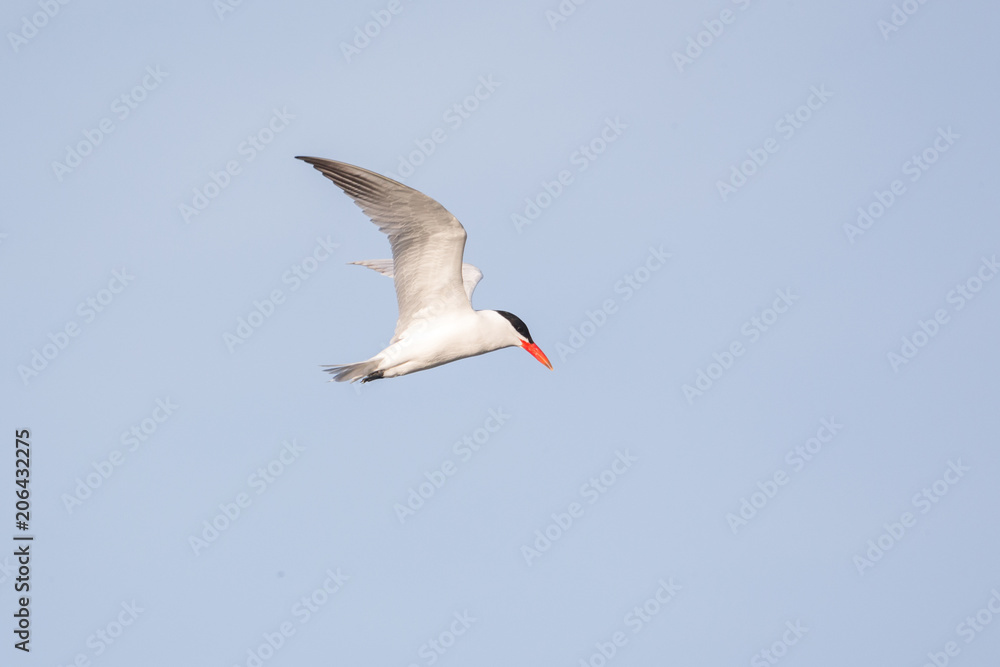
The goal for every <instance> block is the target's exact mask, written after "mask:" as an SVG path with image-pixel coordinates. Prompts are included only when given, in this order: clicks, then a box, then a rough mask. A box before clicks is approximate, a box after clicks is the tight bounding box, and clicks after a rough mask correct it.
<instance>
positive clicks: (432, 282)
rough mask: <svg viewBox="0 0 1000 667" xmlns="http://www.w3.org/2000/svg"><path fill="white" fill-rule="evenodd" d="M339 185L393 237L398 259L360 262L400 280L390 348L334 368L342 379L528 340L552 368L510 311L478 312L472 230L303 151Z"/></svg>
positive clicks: (382, 181) (411, 368)
mask: <svg viewBox="0 0 1000 667" xmlns="http://www.w3.org/2000/svg"><path fill="white" fill-rule="evenodd" d="M299 159H300V160H304V161H306V162H308V163H309V164H311V165H313V166H314V167H315V168H316V169H317V170H319V171H320V172H321V173H322V174H323V175H324V176H326V177H327V178H329V179H330V180H332V181H333V182H334V183H336V184H337V186H338V187H340V188H341V189H342V190H343V191H344V192H345V193H346V194H348V195H349V196H350V197H351V198H352V199H354V202H355V203H356V204H357V205H358V206H359V207H361V209H362V210H363V211H364V212H365V213H366V214H367V215H368V217H369V218H371V219H372V222H374V223H375V224H376V225H378V227H379V229H381V231H382V232H384V233H385V234H387V235H388V236H389V243H390V245H391V246H392V256H393V259H391V260H387V259H378V260H365V261H361V262H355V264H360V265H362V266H367V267H369V268H371V269H374V270H375V271H378V272H379V273H382V274H383V275H386V276H389V277H391V278H392V279H393V281H394V282H395V285H396V299H397V301H398V304H399V320H398V321H397V323H396V332H395V335H394V336H393V338H392V340H391V341H390V342H389V346H388V347H386V348H385V349H384V350H382V351H381V352H379V353H378V354H376V355H375V356H374V357H372V358H371V359H368V360H366V361H362V362H359V363H355V364H344V365H335V366H328V367H326V370H327V371H328V372H329V373H331V374H332V375H333V379H334V380H337V381H338V382H343V381H347V380H350V381H351V382H353V381H355V380H361V381H362V382H369V381H371V380H378V379H381V378H389V377H396V376H399V375H406V374H408V373H415V372H416V371H421V370H425V369H427V368H433V367H435V366H440V365H441V364H446V363H449V362H451V361H456V360H458V359H464V358H465V357H473V356H476V355H479V354H484V353H486V352H492V351H493V350H498V349H500V348H504V347H512V346H521V347H523V348H524V349H525V350H527V351H528V352H530V353H531V354H532V356H534V357H535V358H536V359H538V360H539V361H540V362H542V363H543V364H545V365H546V366H548V367H549V368H552V364H550V363H549V360H548V359H547V358H546V357H545V354H544V353H542V351H541V350H540V349H539V348H538V346H537V345H535V343H534V341H532V339H531V334H530V333H528V328H527V327H526V326H525V325H524V322H522V321H521V320H520V319H519V318H518V317H517V316H515V315H512V314H510V313H508V312H506V311H496V310H473V309H472V292H473V290H474V289H475V287H476V284H478V282H479V280H480V279H481V278H482V276H483V274H482V272H481V271H479V269H477V268H476V267H474V266H472V265H471V264H465V263H463V262H462V256H463V254H464V252H465V239H466V233H465V228H464V227H462V224H461V223H460V222H459V221H458V220H457V219H456V218H455V216H453V215H451V213H449V212H448V211H447V210H445V208H444V207H443V206H441V205H440V204H438V203H437V202H436V201H434V200H433V199H431V198H430V197H427V196H426V195H424V194H422V193H420V192H418V191H416V190H414V189H413V188H410V187H408V186H405V185H403V184H402V183H398V182H396V181H394V180H392V179H389V178H386V177H384V176H380V175H379V174H376V173H374V172H371V171H368V170H367V169H362V168H360V167H355V166H353V165H349V164H345V163H343V162H334V161H333V160H323V159H319V158H310V157H300V158H299Z"/></svg>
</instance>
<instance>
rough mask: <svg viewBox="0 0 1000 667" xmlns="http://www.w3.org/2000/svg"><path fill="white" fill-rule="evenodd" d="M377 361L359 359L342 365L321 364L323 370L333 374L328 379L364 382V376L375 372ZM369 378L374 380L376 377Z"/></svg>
mask: <svg viewBox="0 0 1000 667" xmlns="http://www.w3.org/2000/svg"><path fill="white" fill-rule="evenodd" d="M379 361H380V360H379V359H369V360H368V361H359V362H358V363H356V364H345V365H343V366H323V370H324V371H326V372H327V373H329V374H330V375H332V376H333V377H332V378H331V379H330V381H331V382H333V381H334V380H336V381H337V382H348V381H350V382H354V381H356V380H361V381H362V382H365V381H366V380H365V378H367V377H368V376H369V375H372V374H373V373H375V369H376V368H378V365H379ZM371 379H372V380H375V379H377V378H371Z"/></svg>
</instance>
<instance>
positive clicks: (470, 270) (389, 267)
mask: <svg viewBox="0 0 1000 667" xmlns="http://www.w3.org/2000/svg"><path fill="white" fill-rule="evenodd" d="M350 263H351V264H357V265H358V266H367V267H368V268H369V269H373V270H375V271H378V272H379V273H381V274H382V275H383V276H388V277H389V278H392V277H393V264H392V260H391V259H363V260H361V261H360V262H350ZM482 279H483V272H482V271H480V270H479V269H477V268H476V267H474V266H473V265H472V264H465V263H463V264H462V287H464V288H465V295H466V296H467V297H469V303H470V304H471V303H472V293H473V292H474V291H476V285H478V284H479V281H480V280H482Z"/></svg>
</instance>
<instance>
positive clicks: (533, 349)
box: [493, 310, 552, 370]
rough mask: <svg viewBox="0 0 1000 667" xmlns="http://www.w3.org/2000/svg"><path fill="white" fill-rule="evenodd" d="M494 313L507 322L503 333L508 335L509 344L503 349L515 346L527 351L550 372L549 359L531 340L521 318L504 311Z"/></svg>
mask: <svg viewBox="0 0 1000 667" xmlns="http://www.w3.org/2000/svg"><path fill="white" fill-rule="evenodd" d="M493 312H494V313H496V314H497V315H500V317H502V318H503V319H504V320H506V321H507V324H508V327H507V328H506V329H505V330H504V332H505V333H509V335H510V337H509V342H507V344H506V345H505V346H504V347H513V346H515V345H517V346H519V347H522V348H524V349H525V350H527V351H528V352H529V353H530V354H531V356H533V357H534V358H535V359H538V361H540V362H541V363H542V364H544V365H545V366H548V368H549V370H552V364H551V363H550V362H549V358H548V357H546V356H545V353H544V352H542V350H541V349H540V348H539V347H538V346H537V345H535V341H533V340H531V333H529V332H528V327H527V326H525V324H524V322H522V321H521V318H520V317H518V316H517V315H514V314H513V313H508V312H507V311H506V310H494V311H493Z"/></svg>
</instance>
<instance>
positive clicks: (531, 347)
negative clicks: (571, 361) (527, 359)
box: [521, 341, 552, 371]
mask: <svg viewBox="0 0 1000 667" xmlns="http://www.w3.org/2000/svg"><path fill="white" fill-rule="evenodd" d="M521 347H523V348H524V349H525V350H527V351H528V352H530V353H531V356H533V357H534V358H535V359H538V360H539V361H540V362H542V363H543V364H544V365H546V366H548V367H549V370H550V371H551V370H552V364H551V363H550V362H549V358H548V357H546V356H545V353H544V352H542V350H541V349H540V348H539V347H538V346H537V345H535V344H534V343H529V342H528V341H524V342H523V343H521Z"/></svg>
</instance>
